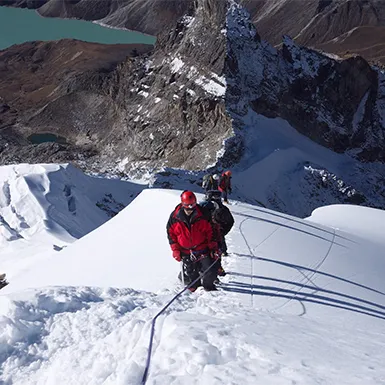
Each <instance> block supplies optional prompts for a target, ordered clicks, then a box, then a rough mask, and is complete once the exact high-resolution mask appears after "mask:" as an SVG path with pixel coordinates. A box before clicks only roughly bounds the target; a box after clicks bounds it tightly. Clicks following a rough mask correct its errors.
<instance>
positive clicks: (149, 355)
mask: <svg viewBox="0 0 385 385" xmlns="http://www.w3.org/2000/svg"><path fill="white" fill-rule="evenodd" d="M216 263H217V261H216V260H215V261H214V262H213V263H212V264H211V265H210V266H209V267H208V268H207V269H206V270H205V271H204V272H203V273H202V274H200V275H199V277H198V278H197V279H196V280H195V281H193V282H191V283H190V284H189V285H186V286H185V287H184V288H183V290H181V291H180V292H179V293H178V294H176V295H175V296H174V297H173V298H172V299H171V300H170V301H169V302H168V303H167V304H166V305H165V306H164V307H163V308H162V309H161V310H160V311H159V313H158V314H157V315H156V316H155V317H154V318H153V319H152V321H151V334H150V342H149V344H148V353H147V360H146V367H145V369H144V373H143V377H142V382H141V385H145V384H146V382H147V377H148V372H149V369H150V364H151V353H152V345H153V340H154V334H155V323H156V320H157V318H158V317H159V316H160V315H161V314H162V313H163V312H164V311H165V310H166V309H167V308H168V307H169V306H170V305H171V304H172V303H173V302H174V301H175V300H176V299H177V298H178V297H179V296H180V295H182V294H183V293H184V292H185V291H186V290H188V289H189V288H190V287H192V286H193V285H195V284H196V283H197V282H198V281H199V280H200V279H202V278H203V277H204V276H205V275H206V273H207V272H208V271H209V270H210V269H211V268H212V267H213V266H214V265H215V264H216Z"/></svg>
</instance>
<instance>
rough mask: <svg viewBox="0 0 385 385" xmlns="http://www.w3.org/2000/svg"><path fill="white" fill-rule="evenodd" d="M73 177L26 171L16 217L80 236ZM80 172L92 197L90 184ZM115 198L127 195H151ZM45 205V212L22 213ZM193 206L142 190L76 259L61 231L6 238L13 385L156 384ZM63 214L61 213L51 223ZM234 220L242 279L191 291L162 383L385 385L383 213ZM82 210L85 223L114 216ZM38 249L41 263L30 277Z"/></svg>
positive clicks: (4, 366) (176, 311)
mask: <svg viewBox="0 0 385 385" xmlns="http://www.w3.org/2000/svg"><path fill="white" fill-rule="evenodd" d="M25 167H27V166H25ZM31 167H32V166H31ZM33 167H36V166H33ZM61 167H62V168H61V169H60V168H59V166H57V167H56V168H55V170H54V171H52V170H48V169H47V166H44V167H43V169H45V171H44V170H43V169H41V168H39V170H40V171H39V172H40V173H39V172H36V170H37V169H36V168H34V169H33V170H28V167H27V169H25V175H31V174H32V175H34V176H33V178H32V179H33V181H34V183H30V184H29V186H30V187H31V186H32V187H31V188H30V191H29V192H28V191H27V190H24V199H19V200H18V199H16V195H13V194H12V193H11V197H15V199H13V198H12V199H11V202H12V204H13V207H14V211H15V212H16V213H21V212H22V213H23V217H25V218H30V217H31V218H32V217H36V216H37V214H36V213H39V215H41V218H44V219H45V221H46V222H43V223H49V221H53V222H55V224H58V223H59V222H58V221H59V219H60V221H61V222H60V224H61V225H60V226H61V228H62V229H63V228H65V227H66V226H65V224H66V223H67V224H68V223H74V222H71V221H74V218H73V217H74V215H73V211H70V209H69V206H65V205H64V206H63V205H62V203H63V202H62V200H63V199H67V197H66V195H65V194H64V197H63V194H62V191H63V189H62V188H61V187H60V188H57V185H56V183H57V181H61V182H60V183H62V181H63V180H64V179H65V175H67V177H68V172H69V171H68V170H67V168H66V167H65V166H61ZM0 170H1V168H0ZM8 171H9V170H8ZM17 171H18V172H20V170H17ZM32 171H33V172H32ZM72 171H73V170H72ZM52 173H53V175H52ZM61 174H62V175H61ZM70 174H71V175H72V185H73V188H74V189H76V191H77V196H78V197H82V196H83V195H82V194H83V193H84V191H89V190H87V189H88V187H84V186H85V184H84V181H85V180H87V181H88V182H89V183H91V179H88V178H90V177H86V176H84V175H82V174H81V173H80V172H79V173H76V177H75V176H74V171H73V172H70ZM0 175H1V174H0ZM7 175H8V176H7V177H3V180H7V181H8V182H9V181H10V180H11V179H10V178H11V177H10V176H9V175H13V174H12V173H11V174H7ZM38 175H40V176H38ZM60 175H61V176H60ZM59 176H60V178H58V177H59ZM53 177H55V178H54V179H53ZM24 178H25V177H24ZM84 178H85V179H84ZM98 179H100V178H96V179H95V180H94V181H93V182H95V183H101V182H100V180H99V181H98ZM105 183H107V182H105ZM109 183H110V182H109ZM9 184H10V185H12V183H9ZM64 184H65V183H64ZM60 186H62V185H60ZM94 186H96V185H94ZM43 187H44V188H43ZM83 187H84V188H85V190H83ZM115 187H116V189H115V195H116V196H117V197H118V196H119V194H120V196H121V197H122V196H124V194H126V195H127V194H128V192H127V191H132V190H133V189H135V188H136V189H137V190H135V191H137V192H138V189H139V188H141V186H138V185H134V184H129V185H125V184H122V185H120V186H117V185H115ZM128 187H129V188H128ZM0 191H1V190H0ZM3 191H4V190H3ZM11 191H12V190H11ZM37 191H40V193H39V194H40V195H39V194H38V193H37ZM48 191H51V195H49V194H48ZM101 191H102V190H100V192H101ZM124 191H125V192H124ZM140 191H141V190H140ZM94 192H95V194H96V189H94ZM31 194H32V195H33V196H35V197H36V196H39V197H40V201H39V204H38V205H36V206H33V205H31V204H28V205H27V204H25V205H24V206H23V203H22V202H25V200H26V199H29V198H28V197H31V196H32V195H31ZM60 194H61V195H60ZM179 194H180V191H177V190H165V189H146V190H143V191H142V192H141V193H140V194H139V195H137V196H136V197H135V199H134V200H131V201H130V203H129V204H128V206H127V207H126V208H125V209H123V210H122V211H121V212H120V213H119V214H117V215H116V216H114V217H113V218H112V219H110V220H109V221H107V222H104V223H103V224H102V225H101V226H99V227H97V228H95V229H94V230H93V231H88V232H86V231H85V232H86V235H84V236H82V237H79V239H78V238H75V237H72V241H68V242H67V243H66V244H65V246H66V247H62V248H61V250H54V249H53V247H52V244H57V243H58V240H57V239H59V238H60V239H63V234H64V230H61V231H56V232H55V231H54V232H53V231H52V226H46V227H44V226H40V227H38V228H37V229H36V231H35V233H34V235H30V237H29V238H28V239H27V236H26V233H23V232H21V231H20V233H21V234H22V235H23V236H25V238H24V239H19V238H17V239H14V240H11V239H7V240H6V239H5V238H4V239H2V244H3V245H6V246H5V247H6V250H7V258H4V257H3V255H1V256H0V266H1V267H0V270H1V268H2V266H3V260H5V261H6V263H7V266H8V268H9V270H10V271H12V273H11V274H10V275H9V281H10V284H9V285H8V286H6V287H5V288H4V289H2V290H1V291H0V383H4V384H5V385H21V384H28V385H31V384H39V385H42V384H47V385H48V384H55V385H56V384H66V385H67V384H106V385H107V384H117V385H120V384H133V385H134V384H140V383H141V379H142V376H143V371H144V368H145V362H146V358H147V352H148V345H149V338H150V327H151V320H152V318H153V317H154V316H155V315H156V314H157V313H158V312H159V310H160V309H161V308H162V307H164V306H165V305H166V304H167V303H168V302H169V301H170V300H171V299H172V298H173V297H174V296H175V294H176V293H177V292H178V290H180V288H181V286H180V284H179V283H178V280H177V274H178V272H179V269H180V265H179V263H177V262H176V261H175V260H174V259H173V258H172V256H171V252H170V248H169V245H168V243H167V238H166V223H167V219H168V216H169V215H170V213H171V211H172V210H173V209H174V207H175V206H176V205H177V203H178V201H179ZM21 195H22V194H21ZM96 195H97V194H96ZM202 197H203V196H202V195H199V194H198V199H202ZM54 198H55V199H54ZM48 199H49V201H48ZM79 199H80V198H79ZM3 202H4V200H3ZM47 202H48V203H47ZM59 202H62V203H59ZM65 202H67V200H66V201H65ZM5 203H7V202H5ZM5 203H2V206H1V210H2V211H1V213H2V214H1V215H3V216H4V214H3V213H4V212H5V211H4V210H6V208H7V207H8V206H9V205H6V204H5ZM70 206H71V205H70ZM29 207H32V208H31V210H33V213H30V212H29V211H28V210H29V209H28V208H29ZM39 207H40V211H39V210H38V208H39ZM55 207H62V211H61V215H60V216H59V215H56V216H55V218H52V217H51V213H52V212H56V211H55ZM63 207H67V212H66V211H65V210H64V208H63ZM71 207H72V206H71ZM229 208H230V210H231V212H232V213H233V215H234V218H235V225H234V228H233V229H232V231H231V232H230V234H229V235H228V246H229V252H230V255H229V256H228V257H226V258H224V260H223V264H224V267H225V270H226V271H227V272H228V274H227V276H226V277H224V278H221V280H222V283H221V285H220V290H219V291H218V292H204V291H203V290H200V289H199V290H198V291H197V292H195V293H190V292H185V293H183V294H182V295H181V296H180V297H179V298H178V299H177V300H176V301H175V302H174V303H173V304H172V305H171V306H170V307H169V308H168V309H167V310H166V311H165V313H164V314H163V315H161V316H160V317H159V318H158V320H157V323H156V328H155V335H154V346H153V351H152V356H151V366H150V370H149V377H148V380H147V384H153V385H155V384H156V385H159V384H173V385H176V384H200V385H201V384H210V385H211V384H214V385H216V384H218V385H219V384H226V385H227V384H228V385H235V384H237V385H238V384H245V385H248V384H253V385H254V384H261V385H262V384H263V385H266V384H267V385H269V384H274V385H275V384H306V385H308V384H310V385H312V384H349V385H351V384H381V383H385V369H384V366H383V357H384V348H383V347H384V346H385V332H384V327H383V323H384V320H385V281H384V279H383V272H385V255H384V254H385V252H384V250H385V249H384V246H385V245H384V243H385V237H384V236H383V235H384V234H382V235H381V230H380V229H381V226H380V225H381V223H383V222H384V215H385V214H384V212H383V211H381V210H374V209H368V208H365V207H355V206H348V205H344V206H342V207H341V206H327V207H323V208H319V209H317V210H315V212H314V213H313V215H312V216H311V217H309V218H307V219H300V218H296V217H292V216H289V215H285V214H282V213H279V212H275V211H271V210H267V209H264V208H261V207H258V206H253V205H249V204H244V203H241V202H238V201H235V200H232V201H231V205H229ZM22 210H24V211H22ZM82 210H83V211H82V214H81V215H79V218H77V221H78V222H76V223H78V224H79V223H82V222H81V221H80V218H85V217H92V216H94V215H96V214H97V213H98V210H99V211H100V208H99V207H97V206H96V204H89V205H88V206H87V205H86V204H84V205H82ZM32 214H33V215H32ZM76 217H77V215H76ZM7 218H8V219H7V223H8V224H10V223H11V222H12V220H11V219H12V217H11V216H10V215H8V217H7ZM26 222H27V223H32V222H28V221H26ZM12 223H13V222H12ZM85 223H86V222H85ZM57 226H59V225H57ZM79 226H80V228H81V225H79ZM11 227H12V228H13V229H16V227H17V226H16V225H15V224H12V226H11ZM31 228H32V226H31ZM54 228H55V227H54ZM58 228H59V227H58ZM48 234H49V236H50V237H48ZM34 237H37V238H38V239H39V242H40V243H38V242H37V241H34ZM55 237H56V239H55ZM55 242H56V243H55ZM21 243H23V244H24V250H22V249H21V246H20V244H21ZM3 245H2V247H4V246H3ZM60 245H61V246H63V245H64V244H62V243H61V244H60ZM28 247H31V248H32V249H31V250H34V252H35V258H33V262H30V264H29V265H28V266H25V265H23V268H20V264H21V262H20V260H22V259H25V258H26V257H25V255H24V254H25V250H28ZM39 247H41V251H42V252H41V254H39V253H38V249H39ZM12 250H13V253H12ZM11 255H13V259H12V261H13V263H11V262H10V261H11V259H10V256H11ZM12 266H13V267H12Z"/></svg>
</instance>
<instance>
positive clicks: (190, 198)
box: [180, 190, 197, 209]
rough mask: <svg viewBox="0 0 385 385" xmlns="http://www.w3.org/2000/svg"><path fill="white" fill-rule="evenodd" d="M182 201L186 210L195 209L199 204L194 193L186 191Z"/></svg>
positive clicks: (181, 197) (182, 195)
mask: <svg viewBox="0 0 385 385" xmlns="http://www.w3.org/2000/svg"><path fill="white" fill-rule="evenodd" d="M180 201H181V202H182V206H183V207H184V208H185V209H193V208H194V207H195V206H196V204H197V198H196V196H195V194H194V193H193V192H192V191H188V190H185V191H183V192H182V194H181V196H180Z"/></svg>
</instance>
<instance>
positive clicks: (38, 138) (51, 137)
mask: <svg viewBox="0 0 385 385" xmlns="http://www.w3.org/2000/svg"><path fill="white" fill-rule="evenodd" d="M28 140H29V141H30V142H31V143H33V144H41V143H46V142H54V143H62V144H64V143H67V140H66V138H63V137H62V136H58V135H55V134H50V133H43V134H32V135H30V136H29V137H28Z"/></svg>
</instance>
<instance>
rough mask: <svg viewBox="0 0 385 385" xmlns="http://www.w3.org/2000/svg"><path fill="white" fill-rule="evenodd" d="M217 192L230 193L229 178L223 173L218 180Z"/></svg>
mask: <svg viewBox="0 0 385 385" xmlns="http://www.w3.org/2000/svg"><path fill="white" fill-rule="evenodd" d="M218 190H219V191H227V192H229V193H231V176H227V175H226V174H225V173H223V174H222V176H221V179H220V180H219V186H218Z"/></svg>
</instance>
